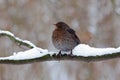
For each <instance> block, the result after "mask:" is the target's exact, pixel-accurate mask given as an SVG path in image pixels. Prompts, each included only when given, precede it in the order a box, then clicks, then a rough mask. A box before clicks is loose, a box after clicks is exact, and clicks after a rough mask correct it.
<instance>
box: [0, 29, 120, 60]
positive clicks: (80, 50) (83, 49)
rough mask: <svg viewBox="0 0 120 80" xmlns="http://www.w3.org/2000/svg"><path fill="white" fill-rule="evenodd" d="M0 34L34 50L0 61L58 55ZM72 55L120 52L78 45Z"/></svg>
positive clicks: (5, 32) (85, 55) (3, 58)
mask: <svg viewBox="0 0 120 80" xmlns="http://www.w3.org/2000/svg"><path fill="white" fill-rule="evenodd" d="M0 34H7V35H9V36H12V37H14V38H15V39H16V40H18V41H22V42H24V43H27V44H29V45H31V46H33V47H34V48H32V49H29V50H26V51H20V52H14V53H13V55H11V56H8V57H0V60H26V59H34V58H39V57H43V56H45V55H47V54H50V56H52V55H53V54H58V52H48V50H47V49H41V48H38V47H36V46H35V45H34V44H33V43H31V42H30V41H27V40H22V39H20V38H18V37H15V36H14V34H12V33H11V32H9V31H1V30H0ZM72 52H73V55H74V56H84V57H88V56H101V55H105V54H114V53H117V52H120V47H118V48H94V47H91V46H89V45H86V44H79V45H78V46H76V47H75V48H74V49H73V51H72ZM62 54H70V52H67V53H66V52H62Z"/></svg>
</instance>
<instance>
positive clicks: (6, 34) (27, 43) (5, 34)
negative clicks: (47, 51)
mask: <svg viewBox="0 0 120 80" xmlns="http://www.w3.org/2000/svg"><path fill="white" fill-rule="evenodd" d="M1 36H7V37H8V38H10V39H11V40H12V41H14V42H15V43H18V44H19V45H24V46H26V47H28V48H33V47H35V45H34V44H32V43H31V42H30V41H27V40H22V39H20V38H18V37H15V36H14V34H12V33H11V32H9V31H0V37H1Z"/></svg>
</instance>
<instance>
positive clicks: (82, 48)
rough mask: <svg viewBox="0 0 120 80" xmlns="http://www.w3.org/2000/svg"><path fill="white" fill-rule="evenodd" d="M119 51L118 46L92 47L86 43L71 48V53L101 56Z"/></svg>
mask: <svg viewBox="0 0 120 80" xmlns="http://www.w3.org/2000/svg"><path fill="white" fill-rule="evenodd" d="M117 52H120V47H118V48H94V47H90V46H89V45H86V44H79V45H78V46H76V47H75V48H74V49H73V55H76V56H85V57H87V56H101V55H105V54H112V53H117Z"/></svg>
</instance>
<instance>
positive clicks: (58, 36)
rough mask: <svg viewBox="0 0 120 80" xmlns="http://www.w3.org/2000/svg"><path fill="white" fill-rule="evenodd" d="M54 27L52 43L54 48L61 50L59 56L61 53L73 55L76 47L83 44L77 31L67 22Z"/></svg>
mask: <svg viewBox="0 0 120 80" xmlns="http://www.w3.org/2000/svg"><path fill="white" fill-rule="evenodd" d="M54 25H55V29H54V31H53V33H52V43H53V45H54V47H55V48H57V49H58V50H59V54H61V51H65V52H67V51H70V54H71V55H72V50H73V49H74V47H75V46H77V45H78V44H80V43H81V42H80V39H79V38H78V36H77V35H76V33H75V31H74V30H73V29H72V28H70V27H69V25H67V24H66V23H65V22H62V21H60V22H57V23H56V24H54Z"/></svg>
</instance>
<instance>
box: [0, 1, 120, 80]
mask: <svg viewBox="0 0 120 80" xmlns="http://www.w3.org/2000/svg"><path fill="white" fill-rule="evenodd" d="M57 21H65V22H66V23H68V24H69V25H70V26H71V28H73V29H74V30H75V31H76V33H77V35H78V37H79V38H80V40H81V41H82V43H86V44H89V45H90V46H92V47H98V48H106V47H119V46H120V0H0V29H1V30H8V31H11V32H12V33H14V34H15V35H16V36H18V37H20V38H22V39H25V40H29V41H31V42H32V43H34V44H35V45H37V46H38V47H41V48H43V49H46V48H47V49H48V50H49V51H56V49H55V48H54V47H53V45H52V42H51V35H52V31H53V29H54V26H53V24H54V23H56V22H57ZM0 45H1V46H0V56H1V57H5V56H10V55H12V53H13V52H17V51H24V50H27V49H28V48H26V47H24V46H21V47H19V46H18V45H17V44H15V43H13V42H12V41H11V40H10V39H9V38H6V37H0ZM48 79H49V80H119V79H120V59H113V60H107V61H99V62H93V63H92V62H91V63H86V62H81V61H80V62H79V61H50V62H38V63H33V64H25V65H7V64H6V65H5V64H0V80H48Z"/></svg>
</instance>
